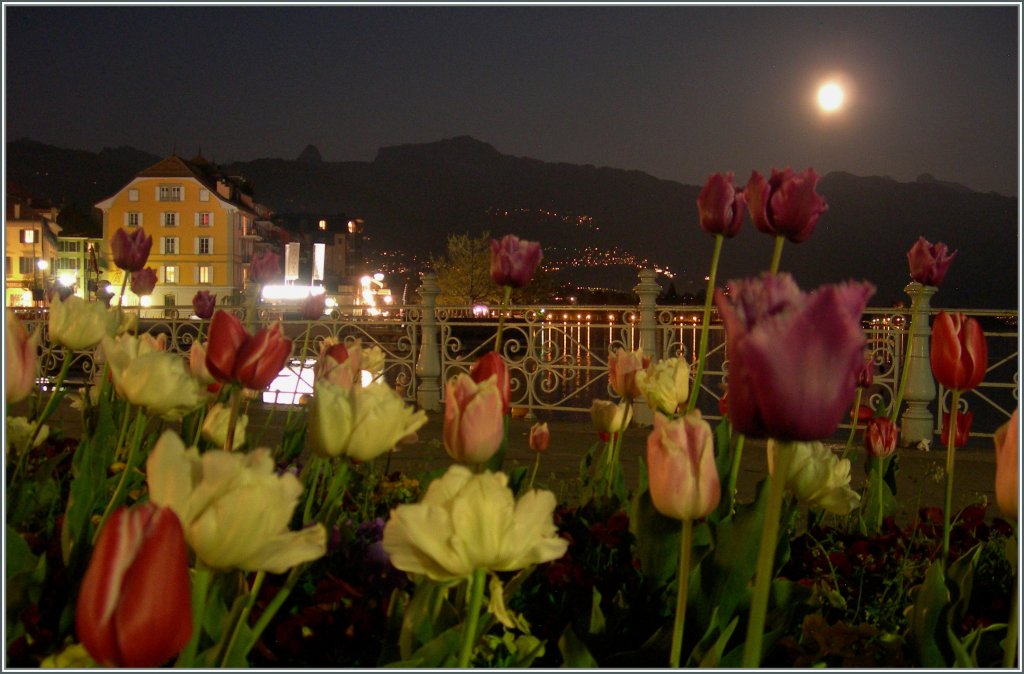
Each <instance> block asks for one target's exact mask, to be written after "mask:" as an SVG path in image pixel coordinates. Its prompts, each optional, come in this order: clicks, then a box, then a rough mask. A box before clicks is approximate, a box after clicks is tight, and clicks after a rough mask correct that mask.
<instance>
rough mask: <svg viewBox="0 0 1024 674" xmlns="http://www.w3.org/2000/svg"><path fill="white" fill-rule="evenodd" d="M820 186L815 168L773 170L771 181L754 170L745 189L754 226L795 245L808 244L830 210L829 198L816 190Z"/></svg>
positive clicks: (744, 192) (744, 193)
mask: <svg viewBox="0 0 1024 674" xmlns="http://www.w3.org/2000/svg"><path fill="white" fill-rule="evenodd" d="M817 185H818V174H817V173H815V172H814V169H812V168H809V169H807V170H806V171H803V172H801V173H794V172H793V169H791V168H786V169H785V170H783V171H778V170H777V169H774V168H773V169H772V177H771V180H765V179H764V176H762V175H761V174H760V173H758V172H757V171H754V172H753V173H752V174H751V175H750V182H748V183H747V186H746V188H744V190H743V195H744V197H745V198H746V202H747V207H748V208H749V209H750V218H751V219H752V220H753V221H754V226H755V227H757V229H758V230H759V231H762V232H764V233H765V234H771V235H774V236H784V237H786V238H787V239H788V240H790V241H792V242H793V243H800V242H801V241H806V240H807V239H808V238H809V237H810V236H811V233H812V232H814V227H815V225H817V224H818V218H819V217H820V216H821V214H822V213H824V212H825V211H827V210H828V204H826V203H825V198H824V197H823V196H821V195H820V194H818V193H817V192H815V191H814V190H815V188H816V187H817Z"/></svg>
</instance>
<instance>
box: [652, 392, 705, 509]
mask: <svg viewBox="0 0 1024 674" xmlns="http://www.w3.org/2000/svg"><path fill="white" fill-rule="evenodd" d="M713 436H714V434H713V433H712V431H711V426H709V425H708V422H706V421H704V420H703V419H702V418H701V416H700V411H698V410H694V411H693V412H690V413H689V414H687V415H686V416H685V417H682V418H680V419H676V420H674V421H669V420H668V419H667V418H666V417H665V416H664V415H662V414H661V413H660V412H658V413H656V414H655V415H654V430H652V431H651V434H650V435H649V436H647V474H648V478H647V479H648V488H649V489H650V492H651V501H652V502H653V503H654V507H655V508H656V509H657V510H658V512H660V513H661V514H662V515H665V516H666V517H673V518H675V519H677V520H696V519H700V518H701V517H707V516H708V515H709V514H710V513H711V511H713V510H714V509H715V508H716V507H718V502H719V500H720V499H721V496H722V487H721V484H720V482H719V479H718V469H717V468H716V467H715V448H714V442H713V441H712V437H713Z"/></svg>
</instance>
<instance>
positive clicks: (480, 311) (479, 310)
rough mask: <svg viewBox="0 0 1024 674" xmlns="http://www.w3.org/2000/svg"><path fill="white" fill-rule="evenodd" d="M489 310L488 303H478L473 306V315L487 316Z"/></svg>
mask: <svg viewBox="0 0 1024 674" xmlns="http://www.w3.org/2000/svg"><path fill="white" fill-rule="evenodd" d="M488 311H489V309H488V308H487V305H486V304H477V305H475V306H474V307H473V316H475V317H476V318H481V317H483V316H486V315H487V312H488Z"/></svg>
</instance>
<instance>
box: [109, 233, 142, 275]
mask: <svg viewBox="0 0 1024 674" xmlns="http://www.w3.org/2000/svg"><path fill="white" fill-rule="evenodd" d="M152 247H153V237H151V236H149V235H147V234H146V232H145V231H144V230H142V229H133V230H132V232H131V234H129V233H128V232H126V231H124V230H123V229H118V230H117V231H116V232H114V236H113V237H111V239H110V252H111V253H112V254H113V257H114V264H116V265H117V266H118V267H120V268H121V269H123V270H125V271H128V272H132V271H139V270H140V269H142V268H143V267H145V266H146V260H148V259H149V249H150V248H152Z"/></svg>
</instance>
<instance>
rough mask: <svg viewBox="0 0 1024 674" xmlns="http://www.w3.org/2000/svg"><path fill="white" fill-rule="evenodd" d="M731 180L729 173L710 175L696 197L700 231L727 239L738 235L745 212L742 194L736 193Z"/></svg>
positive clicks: (730, 173) (731, 175)
mask: <svg viewBox="0 0 1024 674" xmlns="http://www.w3.org/2000/svg"><path fill="white" fill-rule="evenodd" d="M732 178H733V174H732V172H731V171H730V172H729V173H715V174H712V175H711V176H710V177H709V178H708V181H707V183H705V185H704V189H702V190H701V191H700V196H698V197H697V212H698V214H699V215H700V227H701V229H703V230H704V231H705V232H707V233H708V234H721V235H722V236H724V237H725V238H727V239H731V238H732V237H734V236H736V235H737V234H739V232H740V225H742V224H743V214H744V211H745V210H746V201H745V199H744V196H743V192H737V191H736V188H735V187H733V184H732Z"/></svg>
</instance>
